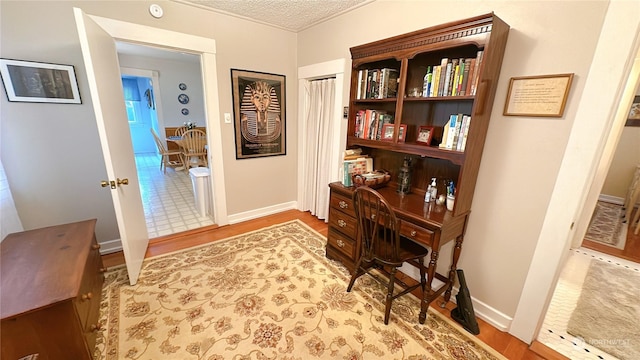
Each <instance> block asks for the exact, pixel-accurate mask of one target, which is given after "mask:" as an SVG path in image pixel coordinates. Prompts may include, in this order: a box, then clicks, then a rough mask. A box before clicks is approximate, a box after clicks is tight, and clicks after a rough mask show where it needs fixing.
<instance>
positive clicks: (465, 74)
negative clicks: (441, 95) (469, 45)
mask: <svg viewBox="0 0 640 360" xmlns="http://www.w3.org/2000/svg"><path fill="white" fill-rule="evenodd" d="M469 67H471V58H466V59H464V65H463V70H462V74H461V80H460V90H459V91H458V95H460V96H465V95H466V94H467V83H468V82H469V71H470V69H469Z"/></svg>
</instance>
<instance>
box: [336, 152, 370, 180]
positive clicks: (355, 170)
mask: <svg viewBox="0 0 640 360" xmlns="http://www.w3.org/2000/svg"><path fill="white" fill-rule="evenodd" d="M367 159H370V160H367ZM368 161H371V163H373V159H371V158H365V157H359V158H357V159H352V160H345V161H343V162H342V167H343V173H342V185H344V186H351V185H353V182H352V180H351V179H352V176H353V175H354V174H363V173H365V172H367V162H368Z"/></svg>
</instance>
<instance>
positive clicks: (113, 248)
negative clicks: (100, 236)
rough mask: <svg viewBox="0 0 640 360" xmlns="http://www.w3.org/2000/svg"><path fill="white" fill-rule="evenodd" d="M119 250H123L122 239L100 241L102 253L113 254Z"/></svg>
mask: <svg viewBox="0 0 640 360" xmlns="http://www.w3.org/2000/svg"><path fill="white" fill-rule="evenodd" d="M118 251H122V241H120V239H115V240H108V241H104V242H101V243H100V255H106V254H111V253H114V252H118Z"/></svg>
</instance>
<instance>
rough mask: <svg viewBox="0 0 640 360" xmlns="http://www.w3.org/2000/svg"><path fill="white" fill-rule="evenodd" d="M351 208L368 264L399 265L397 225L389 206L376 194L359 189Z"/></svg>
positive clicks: (364, 188)
mask: <svg viewBox="0 0 640 360" xmlns="http://www.w3.org/2000/svg"><path fill="white" fill-rule="evenodd" d="M353 205H354V208H355V213H356V219H357V221H358V234H359V236H360V238H361V244H362V249H361V250H362V256H364V258H365V259H367V260H368V261H371V260H375V261H378V262H380V263H383V264H385V265H394V266H400V265H401V264H402V260H401V259H399V256H398V254H399V249H400V222H399V221H398V219H397V217H396V214H395V212H394V211H393V209H392V208H391V206H390V205H389V203H388V202H387V201H386V200H385V199H384V197H382V195H380V193H378V192H377V191H375V190H373V189H371V188H370V187H367V186H361V187H358V188H356V190H355V191H354V193H353Z"/></svg>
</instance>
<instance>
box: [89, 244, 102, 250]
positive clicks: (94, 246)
mask: <svg viewBox="0 0 640 360" xmlns="http://www.w3.org/2000/svg"><path fill="white" fill-rule="evenodd" d="M91 248H92V249H93V250H98V249H100V244H93V245H91Z"/></svg>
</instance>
